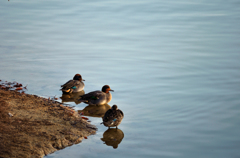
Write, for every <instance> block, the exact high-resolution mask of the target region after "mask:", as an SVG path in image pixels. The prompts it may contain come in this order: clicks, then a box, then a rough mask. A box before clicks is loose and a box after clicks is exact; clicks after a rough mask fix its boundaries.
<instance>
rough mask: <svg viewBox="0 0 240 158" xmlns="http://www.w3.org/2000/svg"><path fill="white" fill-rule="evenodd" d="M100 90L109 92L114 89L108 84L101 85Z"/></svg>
mask: <svg viewBox="0 0 240 158" xmlns="http://www.w3.org/2000/svg"><path fill="white" fill-rule="evenodd" d="M102 91H103V92H105V93H109V91H112V92H114V90H112V89H111V88H110V87H109V85H105V86H103V87H102Z"/></svg>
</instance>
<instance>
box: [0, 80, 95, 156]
mask: <svg viewBox="0 0 240 158" xmlns="http://www.w3.org/2000/svg"><path fill="white" fill-rule="evenodd" d="M15 85H16V84H15ZM3 87H5V88H3ZM12 87H13V86H12ZM19 87H20V88H22V87H21V86H19V85H18V87H17V86H16V89H17V88H19ZM20 88H19V89H20ZM16 89H15V90H10V89H9V88H6V86H3V85H1V87H0V140H1V143H0V157H4V158H5V157H18V158H21V157H22V158H30V157H31V158H32V157H43V156H45V155H47V154H50V153H53V152H55V151H57V150H60V149H63V148H65V147H67V146H71V145H73V144H77V143H80V142H81V141H82V140H83V139H87V136H89V135H92V134H95V133H96V130H97V129H96V127H95V126H93V125H91V124H90V123H89V122H88V121H87V120H86V117H82V116H81V115H79V114H78V112H76V111H75V110H74V109H72V108H71V107H67V106H64V105H63V104H62V103H60V102H57V101H55V100H54V99H50V98H48V99H46V98H42V97H39V96H36V95H30V94H25V93H24V92H23V91H21V92H20V91H18V90H16ZM20 90H21V89H20Z"/></svg>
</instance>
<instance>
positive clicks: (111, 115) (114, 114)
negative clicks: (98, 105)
mask: <svg viewBox="0 0 240 158" xmlns="http://www.w3.org/2000/svg"><path fill="white" fill-rule="evenodd" d="M123 117H124V114H123V112H122V111H121V110H120V109H118V107H117V105H113V106H112V108H111V109H109V110H108V111H107V112H106V113H105V115H104V116H103V117H102V120H103V122H102V123H101V124H104V126H106V127H108V128H110V127H116V128H118V127H117V126H118V125H120V123H121V122H122V119H123Z"/></svg>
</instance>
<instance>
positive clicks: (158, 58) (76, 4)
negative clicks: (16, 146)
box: [0, 0, 240, 158]
mask: <svg viewBox="0 0 240 158" xmlns="http://www.w3.org/2000/svg"><path fill="white" fill-rule="evenodd" d="M239 8H240V1H239V0H230V1H223V0H218V1H211V2H210V1H207V0H192V1H188V0H170V1H164V0H148V1H147V0H146V1H143V0H140V1H137V0H133V1H126V0H122V1H110V0H102V1H96V0H92V1H89V0H71V1H63V0H58V1H56V0H52V1H49V0H48V1H47V0H41V1H40V0H37V1H27V0H18V1H16V0H10V1H7V0H1V2H0V41H1V42H0V79H1V80H7V81H17V82H20V83H22V84H23V85H28V86H27V87H28V91H27V93H30V94H37V95H40V96H44V97H53V96H56V97H58V98H59V97H61V95H62V94H61V91H59V89H60V85H61V84H63V83H65V82H66V81H68V80H69V79H71V78H72V77H73V76H74V75H75V74H76V73H80V74H81V75H82V76H83V79H85V80H86V81H85V85H86V86H85V92H86V93H87V92H90V91H93V90H100V89H101V87H102V86H103V85H105V84H108V85H110V87H111V88H112V89H114V90H115V92H113V93H112V95H113V99H112V101H111V102H110V103H109V105H110V106H112V105H113V104H117V105H118V107H119V108H120V109H121V110H122V111H123V112H124V114H125V117H124V119H123V121H122V123H121V125H120V126H119V129H120V131H119V132H118V133H121V132H122V133H121V134H120V135H123V133H124V137H123V138H122V140H120V143H119V144H118V146H117V148H116V146H115V148H116V149H114V148H113V147H112V146H108V145H106V144H104V142H103V141H102V140H101V138H103V134H104V132H105V131H106V130H107V128H106V127H104V126H103V125H100V123H101V121H102V120H101V118H99V117H88V118H89V119H90V120H91V121H92V124H94V125H96V126H97V128H98V131H97V134H96V135H92V136H89V137H88V139H85V140H83V142H82V143H80V144H77V145H74V146H71V147H68V148H65V149H63V150H60V151H58V152H55V153H53V154H50V155H48V156H46V158H69V157H71V158H79V157H81V158H84V157H86V158H87V157H88V158H89V157H91V158H92V157H97V158H104V157H116V158H122V157H137V158H140V157H144V158H146V157H162V158H165V157H166V158H167V157H169V158H170V157H174V158H179V157H181V158H193V157H194V158H198V157H199V158H200V157H201V158H202V157H204V158H216V157H217V158H226V157H227V158H237V157H240V151H239V149H240V71H239V70H240V40H239V39H240V9H239ZM59 101H61V99H59ZM68 104H70V105H71V106H75V109H76V110H82V109H84V108H85V107H86V106H87V105H86V104H84V103H81V104H76V103H74V102H68ZM115 145H116V144H115Z"/></svg>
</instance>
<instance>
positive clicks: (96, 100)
mask: <svg viewBox="0 0 240 158" xmlns="http://www.w3.org/2000/svg"><path fill="white" fill-rule="evenodd" d="M109 91H112V92H114V90H112V89H111V88H110V86H109V85H104V86H103V87H102V91H99V90H98V91H93V92H90V93H87V94H84V95H83V96H81V97H80V99H79V101H81V102H84V103H86V104H89V105H104V104H107V103H109V102H110V101H111V100H112V94H111V93H110V92H109Z"/></svg>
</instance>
